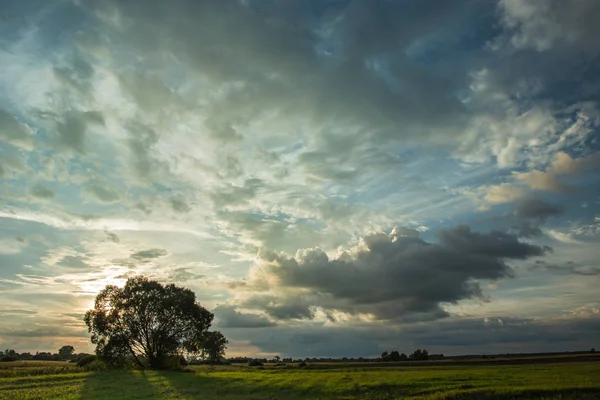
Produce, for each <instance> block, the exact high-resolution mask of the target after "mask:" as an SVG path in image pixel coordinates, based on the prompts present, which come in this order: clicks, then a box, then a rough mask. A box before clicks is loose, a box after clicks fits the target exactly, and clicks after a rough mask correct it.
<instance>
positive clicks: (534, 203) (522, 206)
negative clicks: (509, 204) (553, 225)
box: [515, 197, 564, 222]
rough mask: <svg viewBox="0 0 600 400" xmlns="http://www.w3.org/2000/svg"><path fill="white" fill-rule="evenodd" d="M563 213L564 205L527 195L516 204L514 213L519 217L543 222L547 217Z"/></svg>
mask: <svg viewBox="0 0 600 400" xmlns="http://www.w3.org/2000/svg"><path fill="white" fill-rule="evenodd" d="M563 213H564V207H561V206H558V205H554V204H549V203H546V202H545V201H543V200H540V199H538V198H535V197H529V198H526V199H524V200H522V201H521V202H519V204H518V205H517V208H516V210H515V214H516V215H517V217H519V218H525V219H534V220H538V221H540V222H545V221H546V220H547V219H548V218H549V217H557V216H559V215H562V214H563Z"/></svg>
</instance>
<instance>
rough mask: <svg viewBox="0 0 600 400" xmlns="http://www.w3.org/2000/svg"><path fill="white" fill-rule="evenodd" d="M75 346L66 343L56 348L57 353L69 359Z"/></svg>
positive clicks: (62, 357)
mask: <svg viewBox="0 0 600 400" xmlns="http://www.w3.org/2000/svg"><path fill="white" fill-rule="evenodd" d="M74 352H75V348H74V347H73V346H71V345H66V346H63V347H61V348H60V349H58V355H59V356H60V358H61V359H63V360H70V359H71V358H72V357H73V353H74Z"/></svg>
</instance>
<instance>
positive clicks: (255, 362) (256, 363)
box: [248, 360, 263, 367]
mask: <svg viewBox="0 0 600 400" xmlns="http://www.w3.org/2000/svg"><path fill="white" fill-rule="evenodd" d="M248 366H249V367H262V366H263V363H262V361H259V360H250V361H248Z"/></svg>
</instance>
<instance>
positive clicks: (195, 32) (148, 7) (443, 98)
mask: <svg viewBox="0 0 600 400" xmlns="http://www.w3.org/2000/svg"><path fill="white" fill-rule="evenodd" d="M473 3H474V2H469V1H463V2H461V5H462V6H463V7H462V8H461V7H454V6H450V5H449V4H448V3H447V2H444V1H440V0H428V1H424V2H419V4H418V5H417V4H412V3H411V4H403V5H400V4H396V3H395V2H376V3H373V2H368V1H353V2H349V3H345V4H342V3H337V5H335V6H333V4H330V5H331V6H330V7H329V6H328V7H324V8H322V9H321V7H318V8H312V7H297V8H298V10H299V11H298V13H289V10H287V11H286V10H285V9H286V7H284V8H281V7H275V6H274V7H263V6H261V5H259V4H258V3H254V2H248V3H246V4H242V3H234V4H226V3H223V2H221V1H215V0H213V1H203V2H200V3H199V2H195V1H189V0H185V1H181V2H179V3H178V7H170V6H167V5H166V4H164V3H162V2H160V1H149V2H147V3H145V4H144V6H143V7H141V6H139V5H137V4H135V3H128V2H117V1H103V2H99V1H93V0H88V1H82V2H81V3H80V4H81V5H82V8H83V9H84V10H86V11H89V15H90V16H92V18H94V19H96V17H98V16H100V17H99V18H98V21H97V22H98V23H99V24H100V27H99V30H101V31H102V32H103V33H104V34H105V35H106V38H107V39H110V37H111V36H114V38H115V39H117V38H118V40H119V43H122V44H123V45H124V46H127V47H128V48H129V49H130V51H132V52H140V53H141V54H144V56H148V55H150V54H151V55H153V56H152V61H148V63H157V64H160V63H161V60H166V59H168V57H164V55H165V54H166V53H168V54H171V55H172V56H173V57H174V58H176V59H177V60H178V62H180V63H182V65H185V66H186V67H191V69H190V73H191V74H197V75H198V78H199V79H201V80H207V81H208V82H210V84H211V85H215V86H216V87H218V86H220V85H226V87H227V89H226V90H224V91H222V95H220V96H218V98H214V99H212V100H211V101H209V102H206V103H203V104H201V105H194V108H196V109H197V108H198V107H201V108H202V114H203V115H206V116H207V119H206V120H205V121H204V124H205V127H206V129H207V132H208V133H209V135H212V136H213V137H214V138H216V139H217V140H218V141H222V142H227V143H229V142H236V141H239V139H240V138H241V136H242V134H241V133H240V132H242V131H243V130H244V129H245V128H247V127H248V126H249V125H250V124H251V123H253V122H254V121H255V120H256V119H257V116H260V115H264V113H265V110H269V111H268V113H269V114H270V115H273V116H276V117H277V116H285V117H286V118H287V119H288V120H289V121H292V122H291V125H290V127H289V128H290V129H294V128H295V125H296V124H297V122H296V121H305V122H307V123H311V124H312V123H316V125H318V128H317V131H318V132H315V133H316V135H315V136H314V138H315V141H314V143H313V142H312V141H309V142H308V143H307V147H306V148H305V149H304V150H305V155H304V156H303V158H302V160H301V162H302V165H303V167H304V168H305V169H306V171H308V172H309V173H310V174H312V175H314V176H316V177H318V178H319V179H327V180H336V181H337V180H339V181H342V182H347V181H349V180H351V179H354V178H355V177H356V176H357V175H359V174H360V173H361V172H363V170H368V169H369V168H372V167H373V166H374V165H377V164H381V161H382V160H384V161H385V162H384V163H383V164H385V165H387V164H388V163H389V162H392V163H396V162H397V160H396V159H395V157H394V153H393V152H390V153H389V154H388V152H387V149H384V150H382V149H381V146H380V142H381V140H396V139H404V138H406V137H409V138H411V139H415V140H421V139H423V138H431V137H435V140H437V141H440V142H445V141H447V140H448V139H450V138H451V137H454V136H455V135H458V134H460V132H461V130H460V127H461V126H464V123H465V118H466V117H467V116H468V114H469V113H468V111H467V110H466V108H465V106H464V103H463V102H462V101H460V100H459V99H458V98H457V96H456V91H457V90H458V89H459V87H458V86H457V85H459V84H462V83H463V80H464V79H466V77H467V76H468V73H469V71H466V70H462V72H459V71H456V73H455V74H454V75H453V76H452V78H453V79H449V78H448V77H445V76H444V74H443V73H441V74H440V73H438V72H436V71H430V70H429V69H428V68H422V66H421V65H419V63H418V62H416V60H413V59H411V57H407V52H408V50H409V49H412V48H413V47H415V46H417V47H419V44H420V40H422V39H423V38H424V37H428V35H433V36H437V35H441V34H443V33H444V32H447V31H449V30H451V29H452V28H455V27H460V26H461V21H462V20H463V19H468V18H470V16H471V14H472V13H473V12H474V10H475V9H477V7H478V6H474V5H473ZM293 8H296V7H293ZM463 8H464V9H463ZM465 9H466V11H465ZM115 13H117V14H118V15H119V16H120V18H122V19H121V21H128V22H127V23H124V24H120V23H118V22H116V21H115V20H112V19H110V18H105V17H102V16H106V15H115ZM374 20H376V21H378V22H377V23H376V24H373V23H372V21H374ZM228 26H236V27H237V29H238V33H235V34H234V33H233V32H232V31H231V30H229V29H228V28H226V27H228ZM242 32H243V33H242ZM192 38H193V39H192ZM166 49H168V50H166ZM163 52H165V53H163ZM154 56H156V57H154ZM459 73H460V74H462V76H460V77H458V74H459ZM154 75H155V74H152V73H150V70H148V71H136V74H135V75H133V76H127V77H120V83H121V85H122V87H123V88H124V89H125V90H127V91H128V92H129V93H130V94H131V95H132V96H133V97H134V98H135V99H136V101H137V103H139V105H140V106H141V107H142V108H143V109H145V110H147V111H151V112H155V111H156V112H158V113H160V112H161V110H163V109H164V106H165V105H172V104H176V105H177V108H178V110H182V109H187V107H189V104H187V103H186V101H184V100H183V99H182V98H181V97H180V95H179V94H178V91H177V90H175V89H174V88H172V87H169V86H168V85H166V83H165V82H161V81H160V80H159V81H157V79H156V78H152V77H153V76H154ZM348 82H352V84H348ZM232 83H235V84H232ZM238 83H239V84H238ZM278 120H279V121H282V119H278ZM284 123H285V122H284ZM399 126H401V127H402V129H398V127H399ZM282 128H283V130H285V127H280V126H277V129H278V130H282ZM344 132H347V133H344ZM334 139H335V140H334ZM377 139H379V140H377ZM139 145H140V143H139V141H138V142H136V145H135V147H136V150H135V152H136V153H142V151H141V149H140V148H138V147H139ZM144 147H145V148H146V149H147V148H148V146H144ZM348 148H350V149H352V150H351V151H352V156H353V159H358V160H359V161H360V164H361V166H362V167H365V168H362V167H361V168H357V167H356V166H355V165H351V164H352V163H350V162H349V161H348V157H347V152H345V149H348ZM144 152H145V151H144ZM146 153H147V152H146ZM363 161H364V162H363ZM149 167H151V166H149ZM327 167H328V168H327Z"/></svg>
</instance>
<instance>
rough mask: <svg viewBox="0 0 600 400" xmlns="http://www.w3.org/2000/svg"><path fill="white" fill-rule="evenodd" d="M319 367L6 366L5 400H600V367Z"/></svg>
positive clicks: (1, 395) (1, 370)
mask: <svg viewBox="0 0 600 400" xmlns="http://www.w3.org/2000/svg"><path fill="white" fill-rule="evenodd" d="M318 367H319V368H315V369H311V368H310V366H309V367H308V368H305V369H300V368H297V367H293V366H289V367H287V368H286V367H266V368H264V369H259V368H249V367H245V366H223V367H209V366H199V367H194V368H193V369H192V371H191V373H181V372H165V371H102V372H84V371H82V370H80V369H79V368H77V367H76V366H73V365H72V364H66V363H52V362H36V363H33V362H32V363H31V364H27V363H25V364H23V363H20V364H18V363H0V399H15V400H16V399H49V398H55V399H111V400H112V399H223V400H242V399H244V400H246V399H249V400H253V399H254V400H259V399H260V400H275V399H282V400H283V399H286V400H287V399H289V400H296V399H336V400H342V399H347V400H350V399H371V400H384V399H437V400H443V399H465V400H472V399H498V400H504V399H546V400H548V399H554V400H558V399H561V400H565V399H600V362H581V363H580V362H570V363H555V364H538V365H500V366H495V365H476V366H473V365H468V366H444V367H439V366H438V367H417V366H412V367H381V368H375V367H368V368H367V367H361V366H360V365H351V366H348V367H347V368H340V367H339V364H338V365H337V367H336V368H335V369H333V368H332V369H328V368H323V367H322V366H318ZM39 371H43V372H39Z"/></svg>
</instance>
